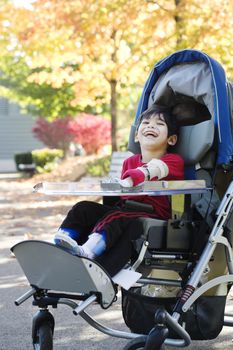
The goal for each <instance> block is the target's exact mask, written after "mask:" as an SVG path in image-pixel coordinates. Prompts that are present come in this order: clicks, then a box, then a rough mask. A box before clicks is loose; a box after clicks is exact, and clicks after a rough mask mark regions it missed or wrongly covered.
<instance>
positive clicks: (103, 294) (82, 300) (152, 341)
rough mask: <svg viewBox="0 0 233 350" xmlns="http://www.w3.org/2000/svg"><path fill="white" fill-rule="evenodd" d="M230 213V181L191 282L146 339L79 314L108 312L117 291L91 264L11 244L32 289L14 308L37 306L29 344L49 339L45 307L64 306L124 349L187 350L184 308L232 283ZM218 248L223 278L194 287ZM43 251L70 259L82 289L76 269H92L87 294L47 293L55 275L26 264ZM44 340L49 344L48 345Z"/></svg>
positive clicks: (39, 246)
mask: <svg viewBox="0 0 233 350" xmlns="http://www.w3.org/2000/svg"><path fill="white" fill-rule="evenodd" d="M208 190H210V189H208ZM232 211H233V181H232V182H231V184H230V186H229V187H228V189H227V191H226V193H225V195H224V197H223V199H222V201H221V204H220V206H219V208H218V210H217V213H216V216H217V219H216V222H215V225H214V227H213V229H212V231H211V234H210V235H209V239H208V242H207V244H206V246H205V248H204V250H203V252H202V254H201V256H200V259H199V261H198V262H197V265H196V266H195V268H194V270H193V273H192V275H191V277H190V278H189V280H188V282H187V284H186V287H185V288H184V290H183V292H182V294H181V296H180V297H179V299H178V303H177V305H176V308H175V311H174V312H173V314H172V315H170V314H169V313H168V312H167V311H166V310H164V309H161V310H157V312H156V314H155V326H154V328H153V329H152V331H151V332H150V334H149V335H148V336H145V335H142V334H137V333H130V332H124V331H119V330H115V329H111V328H109V327H106V326H105V325H103V324H101V323H99V322H97V321H96V320H95V319H94V318H92V317H91V316H90V315H89V314H88V313H87V312H86V311H85V310H86V309H87V307H88V306H89V305H91V304H92V303H93V302H98V303H99V304H100V306H101V307H102V308H104V309H105V308H108V307H109V306H110V305H111V304H112V302H114V301H115V300H116V292H117V289H116V286H115V285H114V284H113V283H112V281H111V277H109V276H108V274H107V273H106V272H105V271H104V270H103V269H102V268H101V267H100V266H99V265H98V264H97V263H96V262H93V261H90V260H89V259H87V258H80V257H77V256H73V255H72V254H70V253H69V252H67V251H64V250H63V249H61V248H59V247H56V246H54V245H53V244H51V243H46V242H41V241H25V242H20V243H18V244H16V245H15V246H14V247H12V252H13V253H14V254H15V255H16V258H17V259H18V261H19V263H20V265H21V267H22V269H23V271H24V273H25V275H26V276H27V278H28V280H29V283H30V284H31V286H32V288H31V289H30V290H29V291H28V292H26V293H25V294H23V295H22V296H21V297H19V298H18V299H17V300H16V301H15V304H16V305H17V306H18V305H21V304H22V303H23V302H24V301H26V300H27V299H29V298H30V297H32V296H33V298H34V301H33V305H35V306H38V307H39V309H40V310H39V311H38V312H37V313H36V315H35V316H34V319H33V325H32V339H33V345H34V349H45V348H43V346H42V345H38V344H39V341H40V340H39V337H40V331H41V327H42V325H48V327H47V330H49V332H50V333H49V334H50V335H51V339H52V334H53V331H54V324H55V322H54V318H53V316H52V314H51V313H50V312H49V310H48V307H49V306H52V307H57V305H58V304H64V305H67V306H69V307H71V308H72V310H73V314H74V315H80V316H81V317H82V318H83V319H84V320H85V321H86V322H87V323H88V324H89V325H91V326H92V327H94V328H95V329H97V330H99V331H101V332H102V333H105V334H107V335H110V336H113V337H117V338H124V339H129V340H131V341H130V342H129V343H128V345H126V347H125V349H139V348H140V349H145V350H149V349H151V350H152V349H155V350H159V349H160V348H161V346H162V344H165V345H170V346H176V347H185V346H188V345H189V344H190V343H191V337H190V335H189V334H188V332H187V331H186V330H185V328H183V327H182V326H181V325H180V324H179V319H180V316H181V313H185V312H187V311H188V310H189V309H190V307H191V306H192V305H193V303H194V302H195V301H196V300H197V299H198V298H199V297H200V296H201V295H202V294H203V293H205V292H206V291H207V290H209V289H211V288H213V287H214V286H217V285H219V284H223V283H225V284H232V283H233V254H232V247H231V245H230V243H229V240H228V239H227V238H226V237H224V236H223V232H224V227H226V225H227V223H228V220H229V217H230V215H231V213H232ZM148 244H149V243H148V242H147V241H146V240H145V241H144V243H143V244H142V248H141V251H140V254H139V256H138V259H137V261H136V262H135V263H134V265H133V266H132V269H135V270H136V269H137V268H138V267H139V266H140V264H141V262H142V261H143V258H144V256H145V253H146V251H147V247H148ZM219 244H221V245H224V247H225V254H226V262H227V267H228V272H229V273H228V274H227V275H224V276H219V277H216V278H214V279H212V280H210V281H208V282H206V283H204V284H202V285H201V286H199V284H200V279H201V276H202V274H203V273H204V272H205V269H206V267H207V266H208V263H209V261H210V259H211V257H212V254H213V252H214V251H215V249H216V247H217V245H219ZM30 245H31V246H33V245H34V246H35V250H32V252H31V253H30V251H31V248H30ZM46 247H47V248H48V249H49V250H51V249H52V250H56V254H60V253H61V254H63V255H64V256H69V257H70V258H72V259H75V263H76V264H78V265H77V270H79V272H80V275H81V276H80V280H82V282H83V281H84V284H85V281H86V283H87V285H88V284H89V281H87V277H86V271H84V270H83V271H82V267H83V266H85V267H87V266H92V268H93V266H94V268H95V273H94V274H90V280H91V281H92V282H93V285H92V287H91V289H90V290H89V291H88V289H87V290H85V288H84V290H82V288H81V293H74V294H70V293H67V292H66V288H65V289H64V290H65V293H63V292H62V293H61V292H52V291H49V290H51V289H52V290H56V282H54V281H55V280H56V272H55V277H54V270H53V269H52V270H51V271H50V272H48V273H47V274H48V276H46V277H45V279H44V280H43V276H42V275H43V272H44V271H43V269H44V266H43V264H42V266H39V267H38V266H37V267H36V269H37V270H36V271H35V264H33V263H32V261H33V259H35V251H37V252H38V254H39V256H40V254H41V252H42V251H44V249H45V248H46ZM47 248H46V249H47ZM52 250H51V252H52ZM28 252H29V256H27V255H28ZM49 255H51V254H48V252H46V251H45V252H44V256H49ZM156 256H157V258H158V259H159V258H161V259H164V253H163V254H161V253H160V252H158V253H157V254H156ZM166 259H168V260H169V259H174V253H173V254H170V253H169V254H167V255H166ZM42 260H44V259H42ZM46 263H47V262H46V261H45V264H46ZM49 263H50V262H49ZM31 264H32V265H33V266H32V267H31ZM61 264H62V262H61ZM55 265H56V263H55ZM69 267H70V264H69ZM59 268H60V267H59ZM89 270H90V269H89ZM96 271H98V273H99V274H100V275H101V276H102V277H103V279H102V282H103V283H102V282H99V279H98V278H99V277H98V278H97V279H96V278H95V274H96ZM99 274H98V276H99ZM88 277H89V276H88ZM52 278H53V280H54V281H51V282H49V284H47V287H46V283H48V279H49V280H50V279H52ZM44 283H45V285H44ZM54 283H55V285H54ZM137 283H143V284H159V285H170V286H180V285H181V283H180V282H179V281H175V280H168V279H167V280H166V279H164V280H163V279H156V278H140V279H139V280H138V281H137ZM106 285H107V288H105V287H106ZM59 287H60V286H58V288H59ZM73 288H76V287H73V286H72V287H71V288H69V286H67V291H69V290H70V291H71V292H72V293H73V292H74V289H73ZM58 290H60V289H58ZM109 290H110V291H109ZM75 300H76V301H75ZM77 300H79V302H77ZM224 325H226V326H231V327H232V326H233V315H225V317H224ZM168 329H172V330H173V331H174V332H175V333H176V335H177V336H178V337H179V338H180V339H173V338H168V337H167V335H168ZM50 341H51V342H52V340H50ZM135 344H136V345H135ZM144 345H145V347H144ZM46 346H47V345H46ZM135 346H139V347H135ZM46 349H47V348H46ZM48 349H49V348H48Z"/></svg>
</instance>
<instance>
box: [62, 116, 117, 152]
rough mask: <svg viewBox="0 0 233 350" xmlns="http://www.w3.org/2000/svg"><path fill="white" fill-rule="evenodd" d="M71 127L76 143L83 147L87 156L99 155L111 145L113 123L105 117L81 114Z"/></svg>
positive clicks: (72, 121) (71, 122) (71, 123)
mask: <svg viewBox="0 0 233 350" xmlns="http://www.w3.org/2000/svg"><path fill="white" fill-rule="evenodd" d="M69 125H70V132H72V133H73V135H75V141H76V142H78V143H80V144H81V145H82V146H83V148H84V149H85V151H86V153H87V154H92V153H97V152H98V151H99V150H100V149H101V148H102V147H103V146H105V145H107V144H110V143H111V123H110V121H109V120H106V119H104V118H103V117H100V116H95V115H92V114H81V115H80V116H79V117H78V118H76V119H75V120H71V121H70V123H69Z"/></svg>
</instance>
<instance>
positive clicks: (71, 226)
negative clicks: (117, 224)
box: [54, 201, 113, 249]
mask: <svg viewBox="0 0 233 350" xmlns="http://www.w3.org/2000/svg"><path fill="white" fill-rule="evenodd" d="M111 210H113V208H112V207H110V206H106V205H102V204H99V203H95V202H90V201H82V202H79V203H77V204H75V205H74V206H73V207H72V209H71V210H70V211H69V212H68V214H67V216H66V218H65V219H64V221H63V222H62V224H61V226H60V228H59V230H58V232H57V234H56V235H55V237H54V241H55V243H56V244H57V245H61V246H63V247H66V248H70V249H75V248H76V247H77V246H78V245H77V242H78V243H79V244H82V243H84V242H86V240H87V239H88V235H89V234H90V232H91V231H92V229H93V227H94V226H95V224H96V222H97V221H98V220H99V219H100V218H101V217H102V216H103V215H105V214H106V213H108V212H109V211H111Z"/></svg>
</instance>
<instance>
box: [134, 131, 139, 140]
mask: <svg viewBox="0 0 233 350" xmlns="http://www.w3.org/2000/svg"><path fill="white" fill-rule="evenodd" d="M134 142H138V132H137V131H136V132H135V135H134Z"/></svg>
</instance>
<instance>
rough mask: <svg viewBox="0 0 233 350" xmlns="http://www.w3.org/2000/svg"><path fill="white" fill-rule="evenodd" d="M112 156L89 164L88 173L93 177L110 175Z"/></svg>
mask: <svg viewBox="0 0 233 350" xmlns="http://www.w3.org/2000/svg"><path fill="white" fill-rule="evenodd" d="M110 161H111V156H106V157H103V158H100V159H97V160H94V161H92V162H89V163H88V164H87V173H88V174H90V175H91V176H105V175H107V174H108V173H109V169H110Z"/></svg>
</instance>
